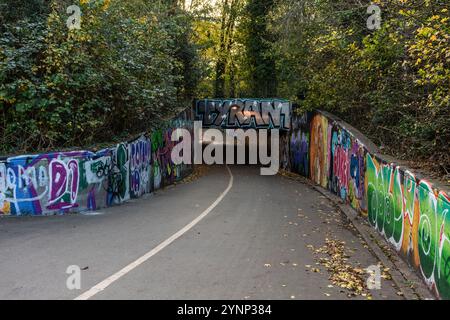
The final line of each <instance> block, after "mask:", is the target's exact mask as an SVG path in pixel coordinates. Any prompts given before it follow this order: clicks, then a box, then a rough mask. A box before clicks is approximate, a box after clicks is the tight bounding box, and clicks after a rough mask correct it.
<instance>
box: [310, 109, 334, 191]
mask: <svg viewBox="0 0 450 320" xmlns="http://www.w3.org/2000/svg"><path fill="white" fill-rule="evenodd" d="M328 150H329V147H328V119H327V118H326V117H323V116H321V115H315V116H314V117H313V118H312V120H311V138H310V148H309V154H310V163H309V172H310V178H311V180H313V181H314V182H315V183H317V184H318V185H321V186H322V187H324V188H327V186H328V170H329V158H328Z"/></svg>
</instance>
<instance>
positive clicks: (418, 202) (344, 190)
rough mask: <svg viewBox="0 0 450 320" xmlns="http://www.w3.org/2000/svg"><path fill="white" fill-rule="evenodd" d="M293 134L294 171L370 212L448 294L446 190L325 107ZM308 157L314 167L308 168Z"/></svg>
mask: <svg viewBox="0 0 450 320" xmlns="http://www.w3.org/2000/svg"><path fill="white" fill-rule="evenodd" d="M308 134H309V139H308ZM290 135H291V139H290V155H291V161H290V166H291V167H290V170H291V171H293V172H297V173H300V174H302V175H304V176H306V177H308V178H310V179H311V180H313V181H314V182H315V183H316V184H319V185H321V186H322V187H324V188H328V189H329V190H330V191H332V192H333V193H335V194H336V195H338V196H340V197H341V199H342V200H344V201H345V202H346V203H348V204H350V205H351V206H352V207H353V208H354V209H356V210H357V211H358V212H359V213H361V214H362V215H364V216H367V218H368V220H369V223H370V224H371V225H372V226H373V227H374V228H375V229H376V230H377V231H378V232H380V234H382V235H383V236H384V237H385V238H386V240H387V241H388V242H389V243H390V244H391V245H392V246H393V247H394V248H395V249H396V250H397V252H399V253H400V254H401V255H403V256H404V257H406V258H407V259H408V260H409V262H410V263H411V265H413V266H414V267H415V268H416V269H417V270H418V271H419V272H420V273H421V275H422V276H423V279H424V280H425V282H426V283H427V285H428V286H429V287H430V288H431V289H432V290H434V292H435V293H436V294H437V295H438V296H440V297H441V298H446V299H449V298H450V213H449V207H450V199H449V197H448V195H447V193H445V192H444V191H442V190H438V189H436V188H434V187H433V185H431V184H430V183H429V182H427V181H425V180H421V179H418V178H417V177H416V176H415V175H414V174H413V173H412V172H410V171H407V170H404V169H402V168H400V167H399V166H396V165H394V164H389V163H385V162H383V161H382V160H381V159H378V158H376V157H375V156H374V155H372V154H371V153H370V152H369V151H368V150H367V148H366V146H365V145H364V144H363V143H361V142H360V141H359V140H358V139H357V138H355V136H354V135H353V134H352V133H351V132H350V131H349V130H347V129H345V128H344V127H343V126H342V125H340V124H339V123H338V122H337V121H334V120H332V119H329V118H328V117H326V116H325V115H323V114H321V113H320V112H316V113H315V114H314V115H313V116H307V115H304V116H303V117H300V116H299V117H294V118H293V123H292V130H291V132H290ZM308 141H309V148H306V147H305V146H306V143H307V142H308ZM305 152H306V155H305ZM305 162H306V163H307V166H306V167H307V168H309V170H305V169H304V168H305V165H304V163H305Z"/></svg>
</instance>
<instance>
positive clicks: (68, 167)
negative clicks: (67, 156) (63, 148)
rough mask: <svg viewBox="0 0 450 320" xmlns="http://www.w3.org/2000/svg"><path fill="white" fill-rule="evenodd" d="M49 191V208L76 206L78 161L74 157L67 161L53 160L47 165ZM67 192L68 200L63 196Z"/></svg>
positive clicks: (65, 208) (58, 208)
mask: <svg viewBox="0 0 450 320" xmlns="http://www.w3.org/2000/svg"><path fill="white" fill-rule="evenodd" d="M49 175H50V177H49V178H50V191H49V201H48V203H49V205H48V206H47V208H48V209H50V210H67V209H70V208H75V207H78V205H77V204H76V200H77V196H78V185H79V171H78V162H77V161H76V160H74V159H72V160H70V161H69V162H67V164H66V163H65V162H63V161H61V160H53V161H52V162H51V163H50V166H49ZM67 194H69V202H67V200H66V199H64V197H65V196H66V195H67Z"/></svg>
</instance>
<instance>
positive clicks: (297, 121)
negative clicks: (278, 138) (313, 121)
mask: <svg viewBox="0 0 450 320" xmlns="http://www.w3.org/2000/svg"><path fill="white" fill-rule="evenodd" d="M310 117H311V114H310V113H305V114H303V115H300V116H299V115H294V116H293V118H292V132H291V135H290V136H291V139H290V141H289V143H290V150H291V155H290V158H291V162H290V163H291V169H292V171H293V172H295V173H298V174H301V175H303V176H305V177H308V176H309V137H310V132H309V129H310V127H309V126H310Z"/></svg>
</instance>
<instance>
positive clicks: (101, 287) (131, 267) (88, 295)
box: [74, 166, 234, 300]
mask: <svg viewBox="0 0 450 320" xmlns="http://www.w3.org/2000/svg"><path fill="white" fill-rule="evenodd" d="M226 168H227V170H228V173H229V175H230V181H229V182H228V187H227V188H226V189H225V190H224V191H223V192H222V193H221V194H220V196H219V197H218V198H217V199H216V201H214V202H213V203H212V204H211V205H210V206H209V207H208V208H207V209H206V210H205V211H203V212H202V214H200V215H199V216H198V217H197V218H195V219H194V220H192V221H191V222H190V223H189V224H187V225H186V226H185V227H183V228H182V229H181V230H179V231H178V232H177V233H175V234H174V235H172V236H171V237H170V238H168V239H166V240H165V241H163V242H161V243H160V244H159V245H158V246H156V247H155V248H153V249H152V250H150V251H149V252H147V253H146V254H144V255H143V256H142V257H140V258H138V259H136V260H135V261H133V262H132V263H130V264H129V265H127V266H126V267H124V268H123V269H122V270H120V271H118V272H116V273H114V274H113V275H111V276H109V277H108V278H106V279H105V280H103V281H102V282H100V283H98V284H96V285H95V286H93V287H92V288H91V289H89V290H88V291H86V292H84V293H82V294H81V295H79V296H78V297H76V298H75V299H74V300H88V299H90V298H92V297H93V296H95V295H96V294H97V293H99V292H101V291H103V290H105V289H106V288H107V287H108V286H110V285H111V284H112V283H114V282H116V281H117V280H119V279H120V278H122V277H123V276H124V275H126V274H127V273H129V272H131V271H132V270H134V269H136V268H137V267H139V266H140V265H141V264H143V263H144V262H146V261H147V260H148V259H150V258H151V257H153V256H154V255H155V254H157V253H158V252H160V251H161V250H163V249H164V248H166V247H167V246H169V245H170V244H172V242H174V241H175V240H177V239H178V238H179V237H181V236H182V235H183V234H185V233H186V232H188V231H189V230H191V229H192V228H193V227H194V226H195V225H196V224H197V223H199V222H200V221H201V220H202V219H203V218H205V217H206V216H207V215H208V214H209V213H210V212H211V211H212V210H214V208H215V207H216V206H217V205H218V204H219V203H220V202H221V201H222V200H223V198H225V196H226V195H227V194H228V192H229V191H230V190H231V188H232V187H233V180H234V177H233V173H232V172H231V170H230V168H229V167H228V166H227V167H226Z"/></svg>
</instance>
